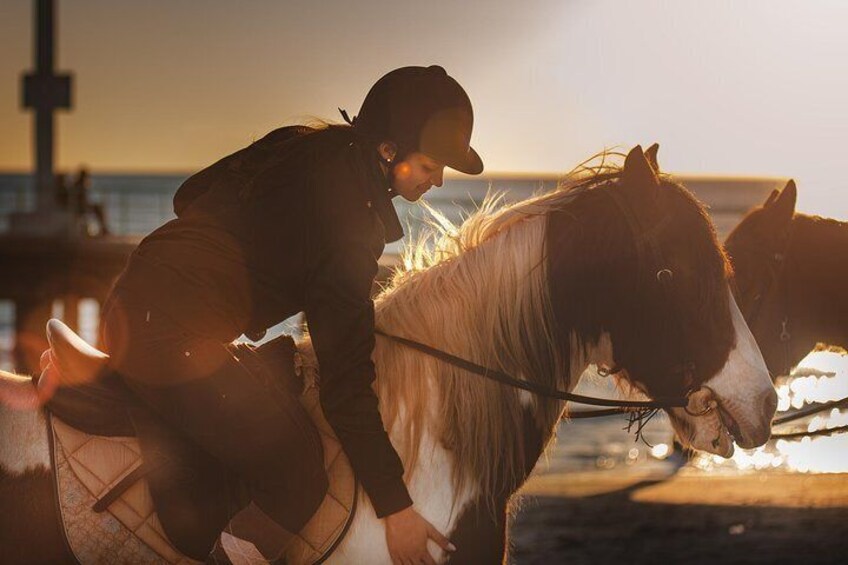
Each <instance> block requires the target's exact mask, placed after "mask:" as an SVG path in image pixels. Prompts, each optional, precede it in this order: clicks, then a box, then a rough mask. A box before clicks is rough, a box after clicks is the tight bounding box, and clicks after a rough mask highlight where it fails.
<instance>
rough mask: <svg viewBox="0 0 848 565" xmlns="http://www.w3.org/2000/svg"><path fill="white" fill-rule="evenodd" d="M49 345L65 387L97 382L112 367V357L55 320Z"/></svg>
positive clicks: (49, 329)
mask: <svg viewBox="0 0 848 565" xmlns="http://www.w3.org/2000/svg"><path fill="white" fill-rule="evenodd" d="M47 341H48V343H49V344H50V353H51V359H52V361H54V362H55V364H56V368H57V369H58V372H59V375H58V380H59V382H60V384H62V385H70V386H74V385H81V384H86V383H90V382H93V381H95V380H97V377H98V376H100V374H101V373H102V372H103V371H104V370H105V369H106V366H107V364H108V363H109V359H110V358H109V355H107V354H106V353H103V352H102V351H100V350H99V349H97V348H95V347H92V346H91V345H89V344H88V343H86V341H85V340H84V339H82V338H81V337H80V336H78V335H77V334H76V333H75V332H74V330H72V329H71V328H69V327H68V326H67V325H65V323H64V322H62V321H61V320H57V319H55V318H51V319H50V320H49V321H48V322H47Z"/></svg>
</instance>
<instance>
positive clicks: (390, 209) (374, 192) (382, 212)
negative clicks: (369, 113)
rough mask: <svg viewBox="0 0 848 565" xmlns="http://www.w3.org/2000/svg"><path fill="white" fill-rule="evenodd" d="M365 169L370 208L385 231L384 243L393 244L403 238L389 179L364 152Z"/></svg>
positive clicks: (370, 155)
mask: <svg viewBox="0 0 848 565" xmlns="http://www.w3.org/2000/svg"><path fill="white" fill-rule="evenodd" d="M365 160H366V164H365V168H366V170H367V172H368V175H369V177H370V180H371V182H369V183H368V186H369V187H370V188H369V191H370V198H371V206H372V207H373V209H374V211H375V212H377V215H378V216H379V217H380V221H382V222H383V226H384V227H385V230H386V243H393V242H395V241H398V240H399V239H401V238H402V237H403V226H402V225H401V223H400V219H399V218H398V215H397V211H396V210H395V207H394V204H392V192H391V185H390V184H389V179H388V178H387V176H386V175H385V174H384V173H383V169H382V168H381V167H380V162H379V161H378V160H377V157H376V156H375V155H374V154H373V152H365Z"/></svg>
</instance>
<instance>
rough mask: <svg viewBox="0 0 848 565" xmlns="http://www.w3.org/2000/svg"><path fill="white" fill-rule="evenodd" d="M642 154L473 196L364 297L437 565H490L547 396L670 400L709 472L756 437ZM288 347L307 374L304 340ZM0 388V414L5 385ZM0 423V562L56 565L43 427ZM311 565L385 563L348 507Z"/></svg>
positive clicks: (691, 242) (710, 298) (688, 224)
mask: <svg viewBox="0 0 848 565" xmlns="http://www.w3.org/2000/svg"><path fill="white" fill-rule="evenodd" d="M656 151H657V147H656V146H653V147H651V148H650V149H649V150H648V152H647V154H646V153H645V152H643V150H642V148H641V147H639V146H637V147H635V148H633V149H632V150H631V151H630V152H629V153H628V154H627V155H626V158H625V159H624V163H623V166H622V165H616V164H611V163H609V162H608V161H609V160H608V159H606V158H604V159H602V160H601V162H600V164H597V161H594V163H595V164H594V165H589V164H584V166H582V167H579V168H578V169H575V171H572V173H570V174H568V175H567V176H565V177H564V179H563V181H562V183H561V184H560V186H558V188H557V189H555V190H553V191H551V192H547V193H542V194H538V195H535V196H533V197H531V198H529V199H527V200H523V201H519V202H515V203H512V204H506V203H504V202H503V200H502V199H501V200H499V199H497V198H491V199H490V198H487V200H486V202H484V204H483V205H482V206H481V207H480V208H479V209H478V210H477V211H476V212H474V213H472V214H471V215H470V216H469V217H468V218H466V220H465V221H464V222H462V223H461V225H460V226H458V227H457V226H454V225H453V224H451V223H450V222H448V221H447V220H446V219H444V218H439V217H436V218H435V220H434V221H435V223H436V228H435V229H434V230H433V232H432V234H431V237H430V240H429V244H428V245H424V244H423V242H418V243H417V244H414V245H412V246H411V247H410V248H409V249H407V251H406V253H405V254H404V259H403V264H402V265H401V266H400V267H399V269H398V270H397V272H396V273H395V274H394V276H393V277H392V278H391V279H390V280H389V282H388V283H387V286H386V288H384V289H383V290H382V291H381V292H380V293H379V294H378V296H377V297H376V298H375V321H376V326H377V328H378V329H379V331H380V333H379V334H378V339H377V343H376V347H375V350H374V352H373V361H374V364H375V367H376V373H377V377H376V381H375V383H374V387H375V391H376V392H377V395H378V397H379V400H380V412H381V414H382V417H383V420H384V424H385V427H386V430H388V432H389V435H390V438H391V441H392V444H393V445H394V446H395V448H396V449H397V451H398V453H399V455H400V457H401V459H402V461H403V463H404V469H405V477H404V478H405V481H406V484H407V486H408V488H409V492H410V494H411V496H412V499H413V501H414V504H415V507H416V509H417V511H418V512H420V513H421V515H422V516H424V517H425V518H426V519H427V520H428V521H430V522H431V523H432V524H433V525H434V526H435V527H436V528H437V529H438V530H440V531H441V532H444V533H445V534H446V535H447V536H448V537H449V538H450V539H451V540H452V541H453V543H454V545H455V546H456V551H455V552H454V553H452V554H447V553H445V552H443V551H442V550H441V549H439V548H437V547H435V546H434V545H432V544H431V545H430V552H431V554H432V556H433V558H434V559H435V560H436V561H437V562H448V561H449V562H453V563H501V562H505V560H506V559H507V554H508V531H507V523H508V516H509V509H510V501H511V499H512V498H513V495H514V494H515V493H516V491H518V489H519V488H520V487H521V486H522V485H523V484H524V483H525V481H526V480H527V479H528V477H529V475H530V473H531V471H532V469H533V468H534V466H535V465H536V462H537V461H538V460H539V458H540V456H541V455H542V454H543V452H544V450H545V449H546V447H547V446H548V445H549V444H550V443H551V441H552V440H553V438H554V436H555V430H556V427H557V424H558V423H559V422H560V420H561V419H562V418H563V417H567V416H568V410H567V403H566V402H564V401H563V400H561V399H560V398H558V397H557V395H556V394H555V391H570V390H572V389H573V388H574V387H575V386H576V384H577V382H578V380H579V378H580V377H581V375H583V374H584V372H586V371H587V370H589V369H591V367H597V368H598V372H600V373H602V374H605V375H607V374H610V375H613V378H616V379H618V381H619V382H620V384H621V386H622V390H623V392H624V394H625V395H626V396H627V397H629V398H644V397H645V396H647V397H650V398H669V397H674V398H679V399H682V403H679V404H676V405H674V406H673V405H669V407H667V408H666V409H665V410H666V412H667V413H668V415H669V417H670V420H671V422H672V425H673V427H674V429H675V432H676V434H677V435H678V437H679V438H680V439H681V441H683V442H684V443H685V444H686V445H691V446H692V447H693V448H695V449H698V450H704V451H707V452H710V453H714V454H717V455H720V456H724V457H729V456H730V455H731V454H732V453H733V450H734V441H735V442H736V443H737V444H738V445H740V446H741V447H745V448H750V447H755V446H758V445H762V444H763V443H764V442H765V441H766V440H767V439H768V437H769V433H770V422H771V419H772V417H773V415H774V412H775V408H776V405H777V396H776V393H775V390H774V387H773V385H772V382H771V380H770V378H769V375H768V371H767V370H766V366H765V363H764V361H763V358H762V356H761V354H760V352H759V349H758V348H757V344H756V342H755V340H754V338H753V336H752V335H751V333H750V331H749V330H748V328H747V326H746V325H745V322H744V319H743V317H742V314H741V312H740V311H739V309H738V307H737V306H736V303H735V301H734V298H733V296H732V294H731V291H730V288H729V277H730V275H731V269H730V265H729V262H728V260H727V258H726V256H725V254H724V252H723V250H722V248H721V246H720V245H719V243H718V241H717V239H716V235H715V230H714V228H713V226H712V224H711V222H710V220H709V218H708V216H707V214H706V212H705V210H704V208H703V206H702V205H701V204H700V203H699V202H698V201H697V200H696V199H695V198H694V197H693V196H692V195H691V194H690V193H689V192H688V191H687V190H686V189H685V188H684V187H683V186H681V185H680V184H677V183H676V182H675V181H674V180H673V179H671V178H670V177H668V176H666V175H663V174H660V173H659V171H658V168H657V166H656V164H655V163H656ZM386 336H395V337H396V338H402V339H408V340H412V341H414V342H416V343H419V344H426V345H427V346H428V347H432V348H435V349H438V350H439V351H442V352H443V353H444V354H445V355H447V356H449V357H450V356H453V357H455V358H461V359H463V360H465V361H467V362H469V363H474V364H476V365H479V366H480V367H485V368H486V369H487V370H490V371H492V372H500V373H504V374H508V375H511V376H512V377H514V378H515V379H516V380H517V382H519V383H524V384H526V385H527V386H528V387H530V388H534V389H535V391H534V392H529V391H527V390H522V389H520V388H518V387H515V386H509V385H508V384H504V383H502V382H495V381H492V380H489V379H485V378H483V377H482V376H481V375H478V374H475V373H474V372H471V371H469V370H468V369H467V367H464V366H462V364H457V363H455V362H451V361H450V359H447V360H446V358H445V357H444V356H439V355H431V354H427V353H424V352H422V351H420V350H419V349H416V348H412V347H408V346H406V345H403V344H400V343H398V342H397V341H396V340H394V339H389V338H388V337H386ZM298 349H299V351H300V353H301V355H302V356H303V359H304V361H303V364H304V368H305V369H306V370H307V372H313V373H317V372H318V371H319V369H320V367H318V364H317V360H316V359H315V356H314V353H313V351H312V347H311V343H310V341H309V338H308V336H307V337H305V338H304V339H303V340H302V341H299V343H298ZM0 377H2V378H0V398H2V397H3V396H4V395H5V396H6V397H8V396H9V394H11V393H10V392H9V391H10V390H12V389H13V388H14V387H16V386H18V385H19V384H20V383H19V382H16V381H15V377H14V376H13V375H9V374H4V375H0ZM22 379H25V377H17V381H21V380H22ZM531 385H532V386H531ZM30 386H31V385H30ZM4 391H5V392H4ZM545 391H549V393H545ZM0 422H2V428H3V434H2V439H0V469H2V480H0V484H2V485H3V487H2V489H0V506H2V508H3V509H4V512H3V513H2V514H0V526H2V528H0V551H3V552H6V553H7V554H8V553H9V552H14V555H13V556H12V557H11V558H10V557H9V556H8V555H7V557H6V558H5V559H3V561H4V562H8V561H13V560H14V558H15V557H16V558H17V559H18V560H29V561H36V560H43V561H60V560H62V559H63V558H64V557H66V554H63V553H62V550H63V548H62V547H61V544H60V543H59V542H58V541H56V539H55V538H56V535H57V532H58V529H57V525H56V520H55V517H54V516H55V509H54V508H53V506H52V505H51V502H50V500H49V493H48V491H49V487H48V486H46V484H47V481H48V480H49V459H48V457H47V438H46V437H45V434H44V422H43V416H42V415H41V414H40V413H39V412H31V411H30V412H27V411H10V410H3V411H2V412H0ZM34 498H37V499H38V500H34ZM63 556H64V557H63ZM326 562H327V563H391V558H390V556H389V553H388V549H387V546H386V543H385V530H384V525H383V522H382V521H381V520H379V519H377V517H376V515H375V513H374V510H373V508H372V507H371V505H370V502H369V501H368V498H367V496H366V495H364V494H360V495H359V499H358V510H357V512H356V514H355V516H354V519H353V522H352V524H351V525H350V527H349V530H348V531H347V534H346V536H345V537H344V539H343V540H342V541H341V543H340V544H339V545H338V546H337V548H336V549H335V551H334V552H333V553H332V554H331V555H330V556H329V558H328V560H327V561H326Z"/></svg>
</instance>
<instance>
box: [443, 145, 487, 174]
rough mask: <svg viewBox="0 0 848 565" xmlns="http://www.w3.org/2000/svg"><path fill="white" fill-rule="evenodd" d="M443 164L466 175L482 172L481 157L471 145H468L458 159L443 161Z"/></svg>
mask: <svg viewBox="0 0 848 565" xmlns="http://www.w3.org/2000/svg"><path fill="white" fill-rule="evenodd" d="M445 165H446V166H448V167H450V168H451V169H453V170H455V171H459V172H460V173H465V174H466V175H479V174H480V173H482V172H483V159H481V158H480V155H478V154H477V152H476V151H474V148H473V147H469V148H468V151H467V152H466V153H465V155H463V156H462V157H460V158H459V159H449V160H447V161H445Z"/></svg>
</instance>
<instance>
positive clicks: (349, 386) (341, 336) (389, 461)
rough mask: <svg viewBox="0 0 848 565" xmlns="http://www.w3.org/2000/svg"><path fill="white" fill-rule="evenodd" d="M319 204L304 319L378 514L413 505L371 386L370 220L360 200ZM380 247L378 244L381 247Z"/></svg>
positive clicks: (339, 197) (341, 198)
mask: <svg viewBox="0 0 848 565" xmlns="http://www.w3.org/2000/svg"><path fill="white" fill-rule="evenodd" d="M331 194H332V195H333V202H331V203H327V204H326V205H324V206H321V207H320V208H319V210H318V213H319V214H320V215H321V217H320V218H316V221H317V222H320V223H321V224H323V226H324V227H323V229H321V230H320V231H321V232H322V233H323V234H324V235H323V237H322V240H323V241H322V245H321V246H320V247H321V249H320V251H319V252H318V254H319V257H318V259H317V263H315V266H314V269H313V271H312V273H311V276H310V277H309V281H308V285H307V286H308V289H307V296H306V308H305V314H306V320H307V324H308V327H309V333H310V335H311V337H312V343H313V346H314V347H315V352H316V354H317V357H318V363H319V365H320V368H321V370H320V374H321V383H320V386H321V393H320V398H321V405H322V408H323V409H324V414H325V416H326V418H327V421H328V422H329V423H330V425H331V426H332V427H333V429H334V430H335V432H336V434H337V435H338V437H339V440H340V442H341V444H342V447H343V448H344V450H345V453H347V455H348V458H349V459H350V462H351V465H352V466H353V469H354V471H355V472H356V475H357V477H358V478H359V480H360V481H361V482H362V485H363V487H364V488H365V491H366V492H367V493H368V495H369V497H370V499H371V503H372V504H373V506H374V509H375V511H376V513H377V516H378V517H380V518H382V517H385V516H387V515H389V514H393V513H395V512H397V511H399V510H402V509H404V508H406V507H407V506H410V505H411V504H412V500H411V499H410V497H409V493H408V492H407V489H406V486H405V485H404V482H403V465H402V463H401V461H400V458H399V457H398V455H397V453H396V452H395V450H394V448H393V447H392V445H391V443H390V441H389V437H388V434H387V433H386V431H385V429H384V427H383V422H382V419H381V417H380V412H379V406H378V399H377V395H376V394H375V393H374V390H373V389H372V386H371V385H372V383H373V382H374V379H375V373H374V363H373V362H372V360H371V355H372V352H373V350H374V342H375V339H374V304H373V302H372V300H371V295H370V293H371V286H372V284H373V281H374V277H375V276H376V274H377V257H375V253H376V254H379V252H380V250H375V246H374V240H373V237H374V229H373V226H372V223H371V222H373V221H374V220H373V219H372V217H371V216H370V214H371V211H370V210H368V209H367V208H366V203H365V199H364V198H351V197H349V196H350V193H349V192H348V190H345V189H344V188H340V190H333V191H331ZM379 249H382V246H381V245H380V247H379Z"/></svg>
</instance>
